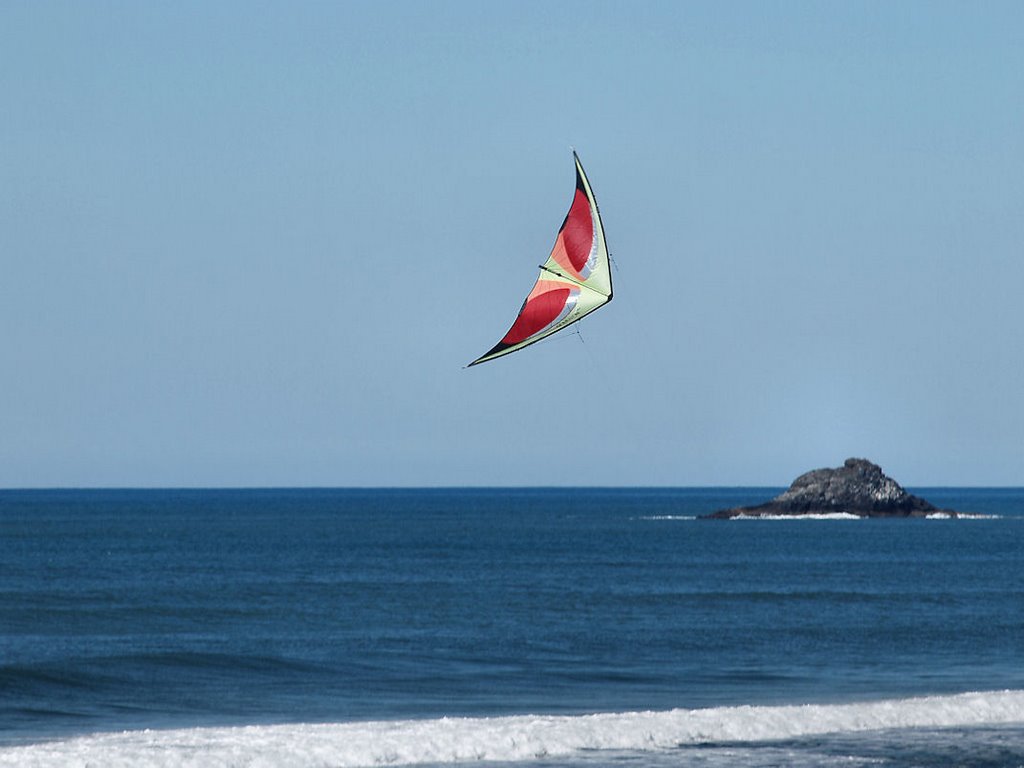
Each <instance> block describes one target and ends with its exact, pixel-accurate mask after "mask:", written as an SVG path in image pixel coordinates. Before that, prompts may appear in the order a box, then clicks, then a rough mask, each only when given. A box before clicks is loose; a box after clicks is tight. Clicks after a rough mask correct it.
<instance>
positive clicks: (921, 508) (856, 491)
mask: <svg viewBox="0 0 1024 768" xmlns="http://www.w3.org/2000/svg"><path fill="white" fill-rule="evenodd" d="M841 514H846V515H855V516H857V517H928V516H930V515H936V516H943V517H957V516H958V515H957V513H956V512H953V511H952V510H948V509H939V508H938V507H936V506H935V505H934V504H932V503H930V502H928V501H925V500H924V499H922V498H921V497H919V496H914V495H913V494H912V493H907V491H905V490H904V489H903V487H902V486H901V485H900V484H899V483H897V482H896V481H895V480H893V479H892V478H891V477H887V476H886V475H885V474H884V473H883V472H882V468H881V467H879V466H878V465H877V464H873V463H871V462H870V461H868V460H867V459H847V460H846V462H845V463H844V464H843V466H841V467H837V468H835V469H814V470H811V471H810V472H806V473H805V474H802V475H800V477H798V478H797V479H796V480H794V481H793V484H792V485H791V486H789V489H788V490H786V491H785V492H783V493H781V494H779V495H778V496H776V497H775V498H774V499H772V500H771V501H766V502H765V503H764V504H758V505H756V506H753V507H734V508H733V509H721V510H719V511H717V512H713V513H711V514H710V515H704V517H705V518H711V519H728V518H733V517H767V516H792V517H797V516H801V515H841Z"/></svg>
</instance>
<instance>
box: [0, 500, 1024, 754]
mask: <svg viewBox="0 0 1024 768" xmlns="http://www.w3.org/2000/svg"><path fill="white" fill-rule="evenodd" d="M778 490H779V489H430V490H287V489H284V490H60V491H0V766H3V765H18V766H35V765H47V766H50V765H52V766H74V765H82V766H85V765H98V766H99V765H102V766H108V765H109V766H116V765H125V766H129V765H131V766H181V765H190V766H191V765H196V766H207V765H212V766H349V765H373V764H381V763H390V764H410V763H413V764H416V763H418V764H430V765H433V764H443V763H447V762H451V761H460V762H466V763H469V764H477V765H479V764H484V763H486V764H489V765H490V764H495V763H497V764H507V765H516V766H539V765H545V766H547V765H554V766H563V765H565V766H570V765H571V766H575V765H611V764H616V765H619V764H621V765H625V766H691V765H692V766H719V765H736V766H769V765H844V766H867V765H873V766H877V765H881V766H896V767H901V768H902V767H903V766H954V765H956V766H960V765H963V766H1022V765H1024V489H918V490H916V492H917V493H918V494H919V495H923V496H925V497H926V498H928V499H929V500H930V501H932V502H934V503H936V504H937V505H939V506H941V507H948V508H954V509H958V510H962V511H969V512H972V513H976V514H977V515H978V517H975V518H971V519H930V520H836V519H826V520H747V521H706V520H697V519H695V518H696V517H697V516H698V515H701V514H704V513H707V512H710V511H713V510H715V509H719V508H723V507H729V506H734V505H737V504H744V503H753V502H757V501H763V500H765V499H767V498H769V497H770V496H772V495H774V494H775V493H776V492H777V491H778ZM492 761H493V762H492Z"/></svg>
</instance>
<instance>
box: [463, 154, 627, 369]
mask: <svg viewBox="0 0 1024 768" xmlns="http://www.w3.org/2000/svg"><path fill="white" fill-rule="evenodd" d="M572 156H573V160H575V162H576V191H575V193H574V195H573V199H572V205H571V206H570V207H569V213H567V214H566V215H565V221H563V222H562V227H561V228H560V229H559V230H558V236H557V237H556V238H555V247H554V248H552V249H551V255H550V256H548V260H547V261H545V262H544V263H543V264H541V265H540V276H539V277H538V278H537V282H536V283H535V284H534V286H533V290H531V291H530V293H529V295H528V296H527V297H526V301H524V302H523V306H522V309H520V310H519V315H518V316H517V317H516V319H515V322H514V323H512V327H511V328H510V329H509V331H508V333H506V334H505V335H504V337H502V339H501V341H499V342H498V343H497V344H495V345H494V347H493V348H492V349H491V350H490V351H489V352H487V353H486V354H484V355H482V356H481V357H478V358H477V359H476V360H474V361H473V362H472V363H470V364H469V365H468V366H466V367H467V368H468V367H471V366H474V365H477V364H479V363H486V362H487V361H488V360H494V359H495V358H497V357H502V356H503V355H508V354H510V353H512V352H517V351H518V350H520V349H522V348H523V347H528V346H529V345H530V344H534V343H535V342H538V341H540V340H541V339H544V338H547V337H548V336H550V335H551V334H553V333H557V332H558V331H560V330H562V329H563V328H565V327H566V326H568V325H571V324H572V323H575V322H577V321H578V320H582V319H583V318H584V317H586V316H587V315H589V314H590V313H591V312H593V311H594V310H595V309H600V308H601V307H603V306H604V305H605V304H607V303H608V302H609V301H611V300H612V274H611V269H610V268H609V257H608V245H607V243H605V239H604V227H603V225H602V224H601V213H600V211H598V209H597V200H595V199H594V192H593V190H592V189H591V188H590V182H589V181H588V180H587V174H586V173H584V171H583V165H582V164H581V163H580V158H579V156H578V155H577V154H576V153H575V152H573V153H572Z"/></svg>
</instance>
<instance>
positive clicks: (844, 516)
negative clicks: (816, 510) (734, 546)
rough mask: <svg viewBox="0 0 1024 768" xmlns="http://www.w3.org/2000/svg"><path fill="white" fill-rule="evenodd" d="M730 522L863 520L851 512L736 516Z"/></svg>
mask: <svg viewBox="0 0 1024 768" xmlns="http://www.w3.org/2000/svg"><path fill="white" fill-rule="evenodd" d="M729 519H730V520H863V519H864V518H863V517H861V516H860V515H851V514H850V513H849V512H826V513H822V514H816V515H736V517H731V518H729Z"/></svg>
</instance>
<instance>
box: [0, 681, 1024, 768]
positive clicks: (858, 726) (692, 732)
mask: <svg viewBox="0 0 1024 768" xmlns="http://www.w3.org/2000/svg"><path fill="white" fill-rule="evenodd" d="M1020 723H1024V690H1016V691H998V692H984V693H964V694H959V695H952V696H929V697H922V698H911V699H898V700H887V701H877V702H867V703H856V704H831V705H817V704H808V705H800V706H771V707H763V706H740V707H719V708H714V709H697V710H684V709H677V710H671V711H667V712H624V713H617V714H594V715H582V716H550V715H545V716H541V715H537V716H534V715H518V716H511V717H492V718H442V719H434V720H403V721H393V722H384V721H380V722H352V723H335V724H301V725H253V726H245V727H236V728H192V729H179V730H146V731H125V732H122V733H99V734H92V735H89V736H81V737H77V738H72V739H66V740H62V741H53V742H46V743H40V744H30V745H22V746H14V747H6V748H2V749H0V766H19V768H33V767H41V766H46V767H47V768H49V767H50V766H62V767H63V766H67V767H69V768H75V767H81V768H84V766H100V765H102V766H107V767H109V768H120V767H121V766H132V767H133V768H164V767H169V766H213V767H215V768H239V767H240V766H273V767H275V768H276V767H278V766H289V767H294V768H299V767H300V766H301V767H303V768H311V767H314V766H316V767H324V766H332V767H335V768H345V767H347V766H373V765H381V764H386V765H416V764H422V763H459V762H481V761H503V762H519V761H526V762H530V761H536V760H537V759H538V758H541V757H556V756H560V757H563V758H571V757H572V756H573V755H575V754H576V753H579V752H581V751H582V750H617V751H639V752H647V753H651V752H659V751H665V750H669V749H673V748H676V747H680V746H687V745H697V744H716V743H717V744H720V743H723V742H730V743H739V744H742V743H744V742H765V741H776V740H783V739H793V738H799V737H805V736H813V735H818V734H837V733H839V734H842V733H854V732H862V731H873V730H883V729H911V728H947V727H968V726H979V725H1007V724H1020Z"/></svg>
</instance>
